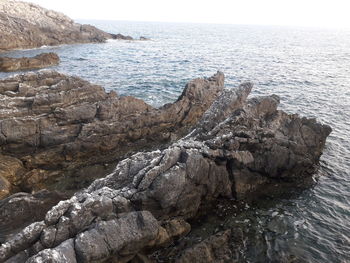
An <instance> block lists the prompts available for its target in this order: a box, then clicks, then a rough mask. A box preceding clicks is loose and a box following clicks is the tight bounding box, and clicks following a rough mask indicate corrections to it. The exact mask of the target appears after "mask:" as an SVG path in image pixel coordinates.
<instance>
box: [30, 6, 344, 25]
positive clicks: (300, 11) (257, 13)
mask: <svg viewBox="0 0 350 263" xmlns="http://www.w3.org/2000/svg"><path fill="white" fill-rule="evenodd" d="M28 1H30V2H33V3H37V4H39V5H41V6H43V7H46V8H50V9H54V10H57V11H61V12H63V13H65V14H67V15H68V16H70V17H72V18H74V19H79V18H80V19H108V20H134V21H167V22H204V23H225V24H265V25H298V26H320V27H325V26H326V27H350V0H211V1H208V0H94V1H91V0H28Z"/></svg>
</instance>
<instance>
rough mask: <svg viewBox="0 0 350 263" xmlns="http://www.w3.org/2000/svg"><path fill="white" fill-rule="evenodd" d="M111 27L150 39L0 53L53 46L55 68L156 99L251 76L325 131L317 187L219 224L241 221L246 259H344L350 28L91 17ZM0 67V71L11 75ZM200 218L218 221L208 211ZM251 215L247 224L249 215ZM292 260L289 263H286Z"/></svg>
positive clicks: (260, 91) (349, 245) (349, 179)
mask: <svg viewBox="0 0 350 263" xmlns="http://www.w3.org/2000/svg"><path fill="white" fill-rule="evenodd" d="M90 23H93V24H95V25H96V26H98V27H100V28H101V29H104V30H106V31H109V32H112V33H123V34H129V35H132V36H133V37H139V36H141V35H142V36H146V37H150V38H152V39H153V40H152V41H134V42H130V41H109V42H108V43H105V44H85V45H67V46H60V47H50V48H47V47H46V48H41V49H36V50H22V51H13V52H9V53H7V54H2V55H11V56H24V55H25V56H32V55H36V54H38V53H41V52H49V51H52V52H56V53H58V54H59V56H60V57H61V60H62V62H61V64H60V65H59V66H57V67H54V68H55V69H57V70H59V71H62V72H65V73H69V74H73V75H78V76H81V77H83V78H85V79H87V80H90V81H92V82H94V83H97V84H101V85H102V86H104V87H105V88H106V89H107V90H116V91H117V92H118V93H119V94H120V95H133V96H137V97H139V98H142V99H144V100H146V101H147V102H148V103H150V104H152V105H154V106H160V105H162V104H164V103H167V102H172V101H174V100H175V99H176V98H177V96H178V95H179V94H180V93H181V91H182V90H183V87H184V85H185V83H186V82H187V81H188V80H190V79H192V78H196V77H202V76H210V75H212V74H213V73H215V72H216V71H217V70H221V71H223V72H224V73H225V74H226V85H227V86H228V87H235V86H237V85H238V84H239V83H240V82H243V81H247V80H249V81H253V82H254V83H255V89H254V91H253V94H254V95H268V94H272V93H274V94H277V95H280V97H281V108H282V109H284V110H286V111H288V112H293V113H299V114H302V115H304V116H308V117H316V118H318V119H319V120H320V121H321V122H323V123H326V124H329V125H330V126H332V128H333V132H332V134H331V135H330V137H329V139H328V141H327V144H326V149H325V151H324V154H323V156H322V159H321V165H320V168H319V171H318V172H317V174H315V176H314V180H315V184H314V185H313V186H312V187H310V188H308V189H307V190H304V191H301V192H298V194H296V195H292V194H290V195H289V194H288V195H287V197H286V198H283V197H281V198H279V199H278V200H264V201H262V202H261V203H260V204H258V205H255V206H252V207H248V208H247V209H245V211H244V212H243V213H241V214H240V215H239V218H236V217H234V216H233V215H232V214H230V215H227V216H226V217H225V218H224V219H222V222H220V224H221V223H223V224H224V225H226V226H227V227H233V228H239V227H241V228H244V229H246V231H247V233H248V232H249V233H251V234H250V235H247V236H248V239H249V240H248V241H249V242H247V244H248V245H247V246H246V247H245V251H244V255H245V256H244V258H243V259H242V260H244V261H246V262H269V261H276V262H279V261H280V259H281V258H282V257H284V258H289V259H290V260H291V262H350V143H349V137H350V135H349V134H350V31H336V30H320V29H306V28H292V27H268V26H235V25H204V24H171V23H140V22H137V23H136V22H110V21H109V22H108V21H90ZM9 75H11V74H8V73H6V74H5V73H0V77H5V76H9ZM207 220H208V221H207V222H206V224H212V225H213V224H217V223H218V218H216V217H215V216H213V218H208V219H207ZM247 220H249V221H247ZM292 260H294V261H292Z"/></svg>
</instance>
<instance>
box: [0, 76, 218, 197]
mask: <svg viewBox="0 0 350 263" xmlns="http://www.w3.org/2000/svg"><path fill="white" fill-rule="evenodd" d="M223 87H224V76H223V74H221V73H219V74H217V75H215V76H213V77H212V78H209V79H207V80H205V79H196V80H193V81H191V82H189V83H188V84H187V85H186V88H185V89H184V92H183V94H182V95H181V96H180V97H179V99H178V100H177V101H176V102H174V103H173V104H167V105H164V106H163V107H161V108H159V109H157V108H153V107H152V106H150V105H148V104H146V103H145V102H143V101H142V100H140V99H137V98H134V97H119V96H118V95H117V94H116V93H115V92H110V93H106V92H105V91H104V89H103V88H102V87H100V86H97V85H93V84H91V83H89V82H87V81H85V80H82V79H80V78H78V77H72V76H65V75H63V74H60V73H58V72H55V71H48V70H44V71H40V72H38V73H27V74H24V75H17V76H15V77H11V78H7V79H4V80H0V96H1V98H2V100H3V101H4V103H3V104H1V105H0V118H1V119H0V131H1V133H0V147H1V155H0V159H1V161H2V168H3V169H2V172H1V173H0V180H1V181H2V182H3V183H2V184H1V186H2V187H1V189H0V193H1V194H0V197H2V198H4V197H5V196H6V195H8V194H10V193H11V192H13V191H15V192H16V191H18V190H22V191H23V190H24V191H29V192H30V191H36V190H40V189H42V188H44V187H47V186H48V185H49V184H55V183H56V184H61V185H62V182H61V181H62V180H61V179H62V178H63V177H66V178H67V177H68V178H79V177H80V178H82V180H86V179H87V177H88V176H87V174H88V173H90V174H92V175H91V176H92V178H96V177H101V176H103V175H105V174H106V173H109V172H111V171H110V169H109V168H108V165H107V164H108V163H109V162H115V161H117V160H119V159H120V158H123V157H125V156H126V155H127V154H130V153H132V152H136V151H139V150H142V149H150V147H152V146H153V147H160V145H165V144H166V143H169V142H170V141H171V140H175V139H176V138H179V137H181V136H182V135H184V134H186V132H187V131H189V129H191V128H192V127H193V126H194V125H195V124H196V122H197V121H198V120H199V118H200V117H201V116H202V114H203V113H204V112H205V111H206V110H207V109H208V107H209V106H210V105H211V104H212V103H213V101H214V100H215V98H216V97H217V96H218V95H219V94H220V92H221V91H222V90H223ZM106 165H107V166H106ZM86 167H88V168H86ZM89 170H90V171H89ZM90 180H91V179H90ZM67 181H68V182H69V183H67V184H68V185H67V186H64V185H63V186H61V187H59V190H67V187H70V188H72V189H73V190H74V189H75V190H76V189H79V188H81V187H82V186H81V185H80V183H81V180H80V179H77V183H78V184H79V185H78V186H77V187H76V188H74V187H73V186H72V181H69V179H68V180H67Z"/></svg>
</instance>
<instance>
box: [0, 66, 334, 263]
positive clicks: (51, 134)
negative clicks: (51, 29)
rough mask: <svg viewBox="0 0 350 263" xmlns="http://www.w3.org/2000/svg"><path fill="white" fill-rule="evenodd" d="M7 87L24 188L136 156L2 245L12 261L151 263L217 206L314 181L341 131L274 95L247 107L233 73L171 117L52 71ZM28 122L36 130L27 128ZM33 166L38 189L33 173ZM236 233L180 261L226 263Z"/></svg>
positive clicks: (11, 146)
mask: <svg viewBox="0 0 350 263" xmlns="http://www.w3.org/2000/svg"><path fill="white" fill-rule="evenodd" d="M0 87H1V94H2V95H1V96H3V97H4V96H6V97H5V98H6V99H5V100H4V101H9V102H10V101H11V105H12V107H9V106H8V107H6V105H4V106H3V109H2V122H1V131H2V132H1V134H2V135H3V137H2V146H1V150H2V154H3V156H5V157H6V156H7V157H6V158H10V160H11V161H12V162H10V161H8V162H9V166H7V167H10V168H11V167H16V169H15V171H11V173H10V174H11V175H13V174H15V175H16V176H14V178H16V180H21V179H24V180H23V181H22V184H23V185H29V184H30V182H34V183H33V184H32V190H38V189H33V187H35V186H36V187H38V186H39V187H40V180H41V179H42V178H41V177H40V176H38V175H37V174H36V173H38V172H39V171H40V172H41V171H45V169H47V171H49V173H50V172H52V170H55V172H57V171H61V169H63V170H64V169H67V168H72V167H79V165H80V164H83V163H84V164H85V163H96V158H98V159H99V160H103V161H106V160H107V159H110V158H111V156H115V157H114V158H115V159H119V158H122V157H123V156H126V158H125V159H123V160H122V161H120V162H119V163H118V165H117V166H116V168H115V169H114V170H113V172H112V173H110V174H109V175H108V176H106V177H104V178H102V179H98V180H96V181H94V182H93V183H92V184H91V185H90V186H89V187H87V188H86V189H85V190H82V191H78V192H77V193H76V194H74V196H73V197H71V198H70V199H67V200H65V201H62V202H60V203H58V204H57V205H56V206H53V207H52V208H51V209H50V210H49V211H48V212H47V213H45V212H44V213H42V214H41V215H40V216H37V218H36V219H35V220H36V221H37V222H34V223H33V224H31V225H30V226H28V227H26V228H24V229H23V230H22V231H20V232H19V233H18V234H17V235H15V236H13V237H10V238H9V239H8V240H7V241H6V242H5V243H4V244H2V246H1V247H0V261H2V262H4V261H6V260H9V261H8V262H43V261H44V262H46V261H50V262H96V261H98V262H140V261H141V262H147V260H149V258H148V257H147V255H149V254H150V253H153V252H154V251H156V250H157V249H159V248H162V247H164V246H167V245H169V243H172V242H173V241H175V240H178V239H179V238H181V237H183V236H184V235H186V234H187V233H188V232H189V231H190V230H191V224H190V223H189V222H192V220H194V219H195V218H196V216H197V215H198V214H199V213H201V211H208V210H206V207H208V206H210V204H215V203H216V202H217V199H218V198H223V199H228V200H229V199H236V200H240V199H245V198H247V197H251V196H254V195H255V193H256V192H258V191H268V189H269V188H268V186H269V185H274V184H276V183H279V182H289V183H293V182H294V181H299V180H303V179H305V178H309V177H310V176H311V175H312V173H313V172H314V170H315V169H316V168H317V163H318V161H319V158H320V156H321V154H322V150H323V147H324V145H325V141H326V138H327V136H328V135H329V133H330V132H331V128H330V127H329V126H326V125H321V124H319V123H318V122H316V120H314V119H306V118H302V117H299V116H298V115H291V114H287V113H285V112H283V111H280V110H278V109H277V107H278V104H279V98H278V97H277V96H275V95H272V96H268V97H256V98H250V99H247V97H248V95H249V93H250V91H251V89H252V84H250V83H245V84H242V85H241V86H239V87H237V88H236V89H227V88H224V76H223V74H222V73H217V74H216V75H214V76H213V77H211V78H208V79H196V80H193V81H191V82H189V83H188V84H187V86H186V88H185V90H184V92H183V94H182V95H181V96H180V98H179V99H178V101H177V102H175V103H174V104H171V105H165V106H164V107H162V108H160V109H154V108H152V107H150V106H149V105H147V104H145V103H144V102H142V101H140V100H138V99H135V98H132V97H118V96H117V95H116V94H115V93H113V92H112V93H110V94H106V93H105V92H104V90H103V89H102V88H101V87H99V86H96V85H92V84H90V83H88V82H86V81H83V80H81V79H79V78H75V77H67V76H64V75H62V74H59V73H57V72H53V71H44V72H40V73H30V74H26V75H20V76H17V77H14V78H10V79H7V80H4V81H2V82H1V83H0ZM22 87H25V88H22ZM8 94H11V96H9V95H8ZM16 94H18V95H16ZM23 94H27V97H26V96H25V95H23ZM73 94H74V95H73ZM82 94H84V95H82ZM23 98H25V99H23ZM9 105H10V104H9ZM13 105H16V107H15V108H14V107H13ZM28 105H30V107H29V106H28ZM49 105H50V106H49ZM92 106H93V107H92ZM90 108H91V109H90ZM11 109H12V110H11ZM90 113H91V114H90ZM36 121H38V122H36ZM46 124H47V125H46ZM27 125H29V126H28V127H33V128H32V129H28V127H27V128H25V129H23V128H21V127H26V126H27ZM76 125H78V126H79V128H78V129H77V128H76ZM121 125H124V126H123V127H121ZM110 127H112V128H110ZM132 127H134V128H132ZM10 128H12V130H11V129H10ZM10 131H11V132H10ZM14 131H26V133H18V132H17V133H14ZM29 131H32V132H31V133H28V132H29ZM76 131H77V132H76ZM123 131H124V132H123ZM185 134H188V135H187V136H185V137H183V138H182V139H179V138H181V137H182V136H183V135H185ZM154 138H156V140H155V141H154ZM152 139H153V140H152ZM128 140H129V141H128ZM138 142H139V143H138ZM62 145H63V146H64V147H61V146H62ZM157 145H158V146H157ZM159 145H163V147H160V149H159V150H153V151H141V152H138V153H135V154H132V155H130V153H132V152H137V151H138V150H140V149H152V147H155V146H157V147H159ZM124 146H126V147H125V148H123V147H124ZM67 147H70V148H67ZM67 149H69V150H67ZM128 155H130V156H129V157H127V156H128ZM11 158H13V159H11ZM28 158H29V159H28ZM50 158H52V159H50ZM15 159H16V160H15ZM20 164H22V166H21V165H20ZM28 164H30V165H28ZM49 164H54V165H53V166H50V165H49ZM58 164H59V165H58ZM35 165H37V166H35ZM25 166H26V167H25ZM28 168H30V169H31V168H32V170H31V171H29V174H30V175H31V176H33V180H32V181H31V180H28V178H31V176H30V177H28V175H26V176H24V175H25V174H27V173H28ZM23 169H24V170H25V172H24V173H23ZM8 170H9V171H10V170H11V169H8ZM18 171H22V172H18ZM40 172H39V173H38V174H40ZM44 174H45V172H44ZM54 175H55V173H53V174H49V175H45V176H43V178H48V177H53V176H54ZM3 178H4V176H3ZM5 178H7V179H6V180H7V181H8V182H9V183H10V184H13V183H14V182H17V181H16V180H12V181H11V180H10V179H9V178H11V176H10V177H5ZM38 178H39V181H35V180H34V179H36V180H37V179H38ZM10 181H11V182H10ZM19 185H21V184H19ZM19 185H16V186H19ZM44 185H45V184H42V185H41V187H43V186H44ZM8 192H9V191H8ZM25 198H27V199H28V198H29V199H30V198H32V197H31V196H30V195H29V196H26V197H25ZM6 200H7V202H6V204H7V205H8V204H11V202H9V201H8V200H11V197H9V198H8V199H6ZM17 200H21V198H20V197H19V198H18V199H17ZM56 201H58V200H56ZM2 204H3V207H6V204H5V203H2ZM0 206H1V204H0ZM47 209H49V208H47ZM7 211H11V209H7ZM12 212H13V213H15V212H16V211H12ZM41 216H42V217H41ZM40 217H41V218H40ZM232 234H233V233H228V232H224V233H221V234H218V236H217V237H212V238H209V239H208V240H209V241H205V243H203V244H199V245H197V246H195V247H193V248H188V249H185V250H184V251H183V253H181V255H179V256H178V257H177V258H176V259H175V260H174V261H176V262H191V260H193V258H196V257H197V258H198V254H199V255H202V256H203V262H212V261H210V259H213V260H214V261H215V260H216V261H218V260H219V259H220V260H223V261H222V262H224V258H225V255H226V257H227V256H229V255H230V253H229V252H227V251H228V250H227V249H228V248H227V247H226V245H225V242H226V243H227V240H229V239H231V238H232ZM233 236H235V235H234V234H233ZM213 240H214V241H213ZM220 240H221V241H220ZM225 240H226V241H225ZM220 242H221V243H222V244H223V245H222V246H220V247H217V246H216V247H215V243H218V244H220ZM213 245H214V247H213ZM198 246H199V247H198ZM196 251H197V252H196ZM203 251H207V254H204V255H203ZM215 251H216V252H215ZM220 251H221V252H220ZM222 251H224V252H222ZM225 251H226V252H225ZM196 255H197V256H196ZM218 255H224V257H223V258H222V256H218ZM142 260H143V261H142Z"/></svg>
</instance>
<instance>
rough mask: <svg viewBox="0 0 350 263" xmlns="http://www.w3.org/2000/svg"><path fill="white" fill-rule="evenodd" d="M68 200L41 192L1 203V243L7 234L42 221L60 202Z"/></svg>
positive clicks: (6, 199) (57, 194) (21, 194)
mask: <svg viewBox="0 0 350 263" xmlns="http://www.w3.org/2000/svg"><path fill="white" fill-rule="evenodd" d="M63 199H67V196H66V195H63V194H60V193H57V192H49V191H46V190H42V191H39V192H37V193H35V194H33V195H31V194H28V193H17V194H14V195H11V196H10V197H8V198H5V199H4V200H1V201H0V218H1V220H0V243H1V242H3V241H4V239H5V235H6V234H12V233H13V232H14V230H16V229H18V230H21V229H23V228H24V227H26V226H27V225H28V224H30V223H33V222H35V221H39V220H42V219H43V218H44V216H45V214H46V212H47V211H48V210H49V209H50V208H51V207H52V206H54V205H56V204H57V203H58V202H59V201H61V200H63Z"/></svg>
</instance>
